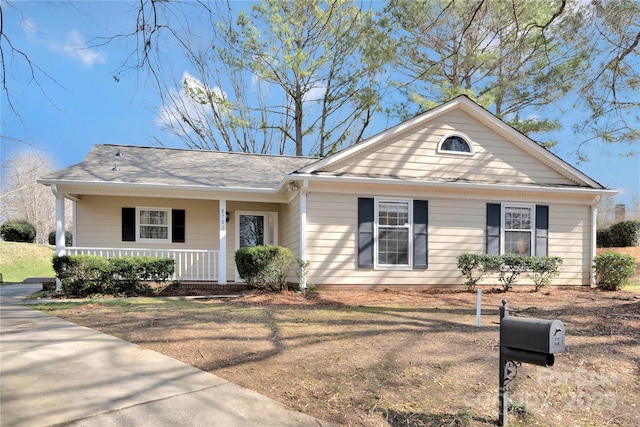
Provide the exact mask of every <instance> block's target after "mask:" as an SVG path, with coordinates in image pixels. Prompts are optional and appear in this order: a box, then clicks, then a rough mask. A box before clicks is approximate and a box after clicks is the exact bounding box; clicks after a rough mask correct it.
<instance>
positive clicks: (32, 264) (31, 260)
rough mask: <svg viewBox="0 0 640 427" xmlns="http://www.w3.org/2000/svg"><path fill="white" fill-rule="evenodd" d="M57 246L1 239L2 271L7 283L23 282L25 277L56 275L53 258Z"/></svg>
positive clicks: (0, 264)
mask: <svg viewBox="0 0 640 427" xmlns="http://www.w3.org/2000/svg"><path fill="white" fill-rule="evenodd" d="M54 255H55V248H54V247H53V246H50V245H36V244H34V243H15V242H3V241H0V273H2V280H3V281H4V282H5V283H21V282H22V281H23V280H24V279H25V277H34V276H38V277H41V276H44V277H54V276H55V273H54V271H53V265H52V263H51V260H52V258H53V256H54Z"/></svg>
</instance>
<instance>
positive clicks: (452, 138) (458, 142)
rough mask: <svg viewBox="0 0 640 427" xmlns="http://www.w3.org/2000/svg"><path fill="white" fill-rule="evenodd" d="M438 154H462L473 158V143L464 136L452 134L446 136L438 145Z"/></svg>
mask: <svg viewBox="0 0 640 427" xmlns="http://www.w3.org/2000/svg"><path fill="white" fill-rule="evenodd" d="M436 153H439V154H460V155H464V156H473V154H474V153H475V151H474V149H473V142H471V140H470V139H469V138H468V137H467V136H466V135H464V134H461V133H451V134H448V135H445V137H444V138H442V139H441V140H440V142H439V143H438V148H437V149H436Z"/></svg>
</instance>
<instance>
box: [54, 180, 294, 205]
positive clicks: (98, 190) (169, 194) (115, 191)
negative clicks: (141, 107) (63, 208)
mask: <svg viewBox="0 0 640 427" xmlns="http://www.w3.org/2000/svg"><path fill="white" fill-rule="evenodd" d="M58 191H60V192H62V193H64V194H68V195H72V196H73V197H75V198H77V199H80V200H81V199H82V196H84V195H87V196H109V197H145V198H163V199H187V200H188V199H193V200H220V199H224V200H227V201H247V202H267V203H287V202H288V201H289V199H290V197H289V196H288V195H287V194H283V193H276V192H251V191H248V190H245V191H237V192H234V191H219V190H215V189H201V190H200V189H188V190H186V189H185V190H180V189H165V188H136V187H128V188H123V187H97V186H80V185H68V184H65V185H60V184H59V185H58Z"/></svg>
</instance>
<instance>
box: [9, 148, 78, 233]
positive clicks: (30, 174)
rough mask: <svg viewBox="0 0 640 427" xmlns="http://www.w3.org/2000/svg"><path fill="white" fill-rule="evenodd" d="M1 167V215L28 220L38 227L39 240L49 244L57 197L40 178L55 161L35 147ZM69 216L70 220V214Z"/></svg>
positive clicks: (51, 169)
mask: <svg viewBox="0 0 640 427" xmlns="http://www.w3.org/2000/svg"><path fill="white" fill-rule="evenodd" d="M2 169H3V179H2V194H1V195H0V201H1V202H2V203H1V207H0V209H1V210H0V217H1V218H3V220H9V219H24V220H26V221H28V222H29V223H31V224H32V225H33V226H34V227H35V228H36V243H41V244H42V243H47V240H48V236H49V232H51V231H52V230H53V229H54V226H55V220H56V206H55V197H54V196H53V193H52V192H51V189H50V188H49V187H45V186H44V185H40V184H38V182H37V180H38V178H39V177H41V176H43V175H46V174H47V173H49V172H51V171H53V162H52V161H51V159H49V158H48V157H46V156H44V155H43V154H42V153H40V152H38V151H36V150H34V149H25V150H24V151H21V152H19V153H17V154H16V155H15V156H13V157H11V158H10V159H8V160H7V161H6V163H5V164H4V165H3V168H2ZM69 205H70V204H69V203H67V209H69ZM66 218H68V219H70V215H67V216H66Z"/></svg>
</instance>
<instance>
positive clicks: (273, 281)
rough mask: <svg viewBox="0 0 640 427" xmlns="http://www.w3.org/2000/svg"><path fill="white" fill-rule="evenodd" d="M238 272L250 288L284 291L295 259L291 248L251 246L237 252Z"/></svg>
mask: <svg viewBox="0 0 640 427" xmlns="http://www.w3.org/2000/svg"><path fill="white" fill-rule="evenodd" d="M235 261H236V267H237V268H238V274H239V275H240V277H241V278H242V279H243V280H244V281H246V282H247V284H248V285H249V287H250V288H253V289H260V290H269V291H282V290H285V289H286V288H287V273H288V271H289V266H290V265H291V262H292V261H293V253H292V252H291V250H290V249H288V248H284V247H281V246H251V247H245V248H240V249H238V250H237V251H236V253H235Z"/></svg>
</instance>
